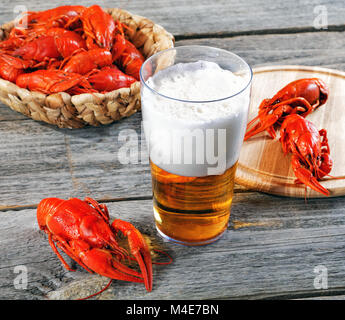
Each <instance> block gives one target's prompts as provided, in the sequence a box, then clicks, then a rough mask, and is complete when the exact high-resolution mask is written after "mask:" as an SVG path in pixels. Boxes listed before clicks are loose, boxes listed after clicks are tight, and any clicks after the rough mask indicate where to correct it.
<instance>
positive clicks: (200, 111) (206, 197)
mask: <svg viewBox="0 0 345 320" xmlns="http://www.w3.org/2000/svg"><path fill="white" fill-rule="evenodd" d="M140 78H141V104H142V116H143V128H144V132H145V139H146V143H147V146H148V152H149V158H150V165H151V174H152V189H153V211H154V219H155V223H156V227H157V230H158V232H159V234H160V235H161V236H163V237H164V238H166V239H168V240H170V241H174V242H177V243H180V244H184V245H203V244H207V243H211V242H213V241H215V240H217V239H218V238H219V237H220V236H221V235H222V234H223V233H224V231H225V230H226V228H227V225H228V222H229V217H230V209H231V203H232V198H233V190H234V178H235V172H236V165H237V162H238V158H239V154H240V149H241V146H242V143H243V138H244V134H245V129H246V124H247V118H248V109H249V101H250V90H251V81H252V70H251V68H250V67H249V65H248V64H247V63H246V62H245V61H244V60H243V59H242V58H240V57H239V56H237V55H235V54H233V53H231V52H228V51H226V50H222V49H218V48H212V47H207V46H181V47H176V48H172V49H167V50H164V51H161V52H158V53H156V54H155V55H153V56H151V57H150V58H149V59H147V60H146V61H145V62H144V64H143V66H142V68H141V70H140Z"/></svg>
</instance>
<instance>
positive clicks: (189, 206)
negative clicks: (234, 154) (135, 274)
mask: <svg viewBox="0 0 345 320" xmlns="http://www.w3.org/2000/svg"><path fill="white" fill-rule="evenodd" d="M150 164H151V174H152V189H153V205H154V217H155V222H156V226H157V229H158V231H159V232H160V233H161V235H162V236H165V237H167V238H169V239H170V240H173V241H175V242H181V243H184V244H190V245H198V244H200V245H201V244H207V243H209V242H212V241H214V240H216V239H217V238H218V237H219V236H220V235H221V234H222V233H223V232H224V231H225V229H226V228H227V225H228V221H229V217H230V207H231V203H232V197H233V190H234V178H235V171H236V166H237V162H236V163H235V165H233V166H232V167H231V168H229V169H227V170H226V171H225V172H224V173H223V174H221V175H210V176H205V177H185V176H179V175H175V174H171V173H169V172H167V171H165V170H163V169H161V168H159V167H158V166H157V165H155V164H154V163H153V162H152V161H151V162H150Z"/></svg>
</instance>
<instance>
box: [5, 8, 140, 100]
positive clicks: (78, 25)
mask: <svg viewBox="0 0 345 320" xmlns="http://www.w3.org/2000/svg"><path fill="white" fill-rule="evenodd" d="M25 19H26V22H27V27H26V28H22V27H14V28H13V29H12V30H11V32H10V33H9V35H8V37H7V39H5V40H4V41H2V42H0V67H2V68H1V69H3V68H6V71H0V76H1V77H2V78H3V79H5V80H8V81H11V82H15V83H16V84H17V85H18V86H20V87H23V88H28V89H30V90H38V91H40V92H44V93H46V94H50V93H55V92H57V91H56V90H60V89H61V91H62V90H63V89H64V88H66V87H69V86H70V84H72V82H71V81H73V83H74V82H75V81H76V79H77V74H78V75H79V76H80V79H83V80H82V82H83V84H82V85H81V86H79V87H78V88H76V87H75V85H72V86H71V87H69V89H70V90H68V91H67V92H68V93H69V94H79V93H94V92H107V91H111V90H116V89H120V88H123V87H130V86H131V84H132V83H133V82H135V81H138V80H139V70H140V68H141V65H142V63H143V62H144V57H143V56H142V54H141V53H140V52H139V50H138V49H137V48H136V47H135V46H134V45H133V44H132V43H131V42H130V41H129V40H128V39H127V38H126V37H125V33H124V32H123V28H127V29H130V28H129V27H128V26H125V25H124V24H123V23H120V22H119V21H114V19H113V18H112V16H111V15H110V14H108V13H107V12H106V11H104V10H103V9H102V8H101V7H100V6H98V5H93V6H90V7H83V6H61V7H57V8H54V9H49V10H46V11H42V12H39V11H38V12H27V13H26V16H25ZM20 23H22V24H23V23H24V18H23V19H22V21H20ZM104 67H108V68H104ZM37 71H40V72H38V73H37ZM52 71H54V72H55V71H56V72H55V73H52ZM57 71H61V72H59V73H58V72H57ZM62 72H64V73H62ZM45 73H46V74H45ZM68 73H72V74H73V75H68ZM23 74H25V76H24V75H23ZM29 74H32V75H31V76H30V75H29ZM63 75H66V79H62V77H63ZM84 75H85V77H81V76H84ZM19 76H21V77H20V78H19V80H18V79H17V78H18V77H19ZM88 76H90V82H87V78H88ZM102 76H104V77H103V79H101V77H102ZM43 78H45V80H46V81H47V83H46V84H44V83H42V82H41V80H40V79H43ZM57 78H58V79H59V81H61V85H59V84H58V83H57V82H56V79H57ZM133 79H134V80H133ZM31 82H32V83H31ZM38 82H40V84H39V85H37V83H38ZM52 83H54V85H51V84H52ZM71 88H73V89H71ZM114 88H115V89H114ZM50 89H52V90H50Z"/></svg>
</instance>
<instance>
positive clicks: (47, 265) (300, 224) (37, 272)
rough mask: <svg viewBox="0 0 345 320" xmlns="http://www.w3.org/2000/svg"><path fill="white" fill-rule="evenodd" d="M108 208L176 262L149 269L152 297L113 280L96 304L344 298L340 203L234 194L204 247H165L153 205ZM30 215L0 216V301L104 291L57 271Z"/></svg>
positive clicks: (344, 203) (94, 280)
mask: <svg viewBox="0 0 345 320" xmlns="http://www.w3.org/2000/svg"><path fill="white" fill-rule="evenodd" d="M278 203H279V210H278V209H277V205H278ZM108 207H109V209H110V212H111V215H112V217H113V218H121V219H125V220H128V221H131V222H132V223H133V224H134V225H135V226H136V227H137V228H138V229H139V230H140V231H141V232H142V233H143V234H144V235H145V237H146V238H147V239H148V240H149V242H150V246H151V247H152V248H156V249H161V250H164V251H166V252H167V253H169V254H170V255H171V256H172V257H173V259H174V262H173V263H172V264H171V265H166V266H158V265H154V286H153V291H152V292H151V293H148V292H146V290H145V288H144V286H143V285H141V284H133V283H128V282H122V281H114V283H113V284H112V286H111V288H110V289H109V290H108V291H106V292H105V293H104V294H102V295H101V296H99V297H98V298H99V299H216V298H223V299H224V298H227V299H229V298H253V299H254V298H273V297H279V296H283V297H290V298H294V297H296V298H299V297H308V296H315V295H322V294H328V295H330V294H333V295H334V294H341V293H342V294H344V293H345V270H344V267H343V266H344V259H343V256H344V248H345V240H344V239H345V237H344V234H345V224H344V223H345V222H344V221H345V209H344V208H345V198H333V199H324V200H323V201H322V202H321V201H319V200H316V199H311V200H309V201H308V203H305V202H304V200H302V199H301V200H298V199H291V198H279V197H273V196H269V195H265V194H259V193H245V194H236V195H235V198H234V203H233V207H232V213H231V219H230V221H231V223H230V226H229V228H228V230H227V231H226V233H225V234H224V236H223V237H222V238H221V239H220V240H219V241H217V242H215V243H213V244H211V245H207V246H202V247H183V246H180V245H174V244H171V243H167V242H164V241H163V240H162V239H161V238H160V237H159V236H158V234H157V232H156V230H155V227H154V222H153V216H152V201H151V200H143V201H129V202H128V201H127V202H116V203H109V204H108ZM35 214H36V213H35V210H32V209H26V210H22V211H21V212H20V215H19V214H17V213H16V212H10V211H8V212H2V213H0V216H1V221H2V223H1V225H0V251H1V260H0V288H1V290H0V299H3V298H8V299H14V298H15V299H43V298H50V299H76V298H78V297H83V296H86V295H88V294H91V293H93V292H95V291H97V290H98V289H100V288H101V286H102V285H103V286H104V285H105V283H106V279H104V278H101V277H99V276H92V275H90V274H88V273H87V272H86V271H84V270H83V269H81V268H79V267H78V271H77V272H68V271H67V270H65V269H64V268H63V267H62V265H61V263H60V261H59V260H58V258H57V257H56V256H55V255H54V253H53V252H52V250H51V248H50V246H49V244H48V241H47V237H46V235H45V234H44V233H42V232H40V231H38V226H37V224H36V216H35ZM67 259H68V258H67ZM153 259H154V260H156V261H157V260H159V259H160V260H161V261H162V260H164V257H163V256H162V257H157V256H154V257H153ZM67 261H70V260H67ZM18 265H24V266H26V267H27V269H28V287H27V289H26V290H18V289H15V288H14V286H13V280H14V278H15V277H16V276H17V274H14V267H15V266H18ZM319 265H323V266H325V267H326V268H327V269H328V287H329V288H328V290H317V289H315V288H314V285H313V284H314V278H315V276H316V274H315V273H314V268H315V267H316V266H319ZM220 284H221V285H220Z"/></svg>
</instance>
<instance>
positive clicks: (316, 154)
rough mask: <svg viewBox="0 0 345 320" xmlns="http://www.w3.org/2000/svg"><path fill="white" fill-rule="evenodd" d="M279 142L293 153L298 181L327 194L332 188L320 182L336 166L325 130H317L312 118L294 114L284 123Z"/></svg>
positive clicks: (292, 163) (294, 169)
mask: <svg viewBox="0 0 345 320" xmlns="http://www.w3.org/2000/svg"><path fill="white" fill-rule="evenodd" d="M280 142H281V144H282V147H283V151H284V153H285V154H287V153H289V152H291V153H292V158H291V165H292V168H293V171H294V174H295V176H296V178H297V182H302V183H304V184H305V185H306V186H309V187H310V188H312V189H314V190H315V191H317V192H320V193H322V194H324V195H326V196H328V195H329V191H328V190H327V189H326V188H324V187H323V186H322V185H321V184H320V183H319V182H318V180H319V179H321V178H322V177H324V176H326V175H328V174H329V173H330V171H331V169H332V165H333V161H332V159H331V158H330V150H329V145H328V139H327V132H326V130H324V129H322V130H320V131H318V130H317V129H316V127H315V126H314V124H313V123H312V122H310V121H309V120H307V119H305V118H303V117H301V116H300V115H297V114H292V115H289V116H287V117H286V118H285V120H284V122H283V123H282V125H281V129H280Z"/></svg>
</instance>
